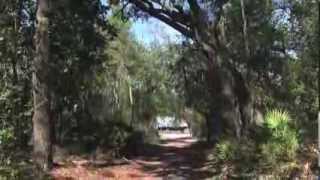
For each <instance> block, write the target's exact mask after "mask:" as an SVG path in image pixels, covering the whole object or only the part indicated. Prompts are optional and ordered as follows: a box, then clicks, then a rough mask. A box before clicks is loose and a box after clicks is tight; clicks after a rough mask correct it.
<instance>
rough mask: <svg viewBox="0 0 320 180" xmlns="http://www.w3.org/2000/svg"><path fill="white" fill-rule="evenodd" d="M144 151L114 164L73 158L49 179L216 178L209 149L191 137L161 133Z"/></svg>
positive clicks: (152, 179)
mask: <svg viewBox="0 0 320 180" xmlns="http://www.w3.org/2000/svg"><path fill="white" fill-rule="evenodd" d="M144 149H145V151H143V153H142V154H143V155H140V156H136V157H134V158H130V159H126V158H123V159H120V160H118V162H117V163H108V162H105V163H103V162H102V163H101V162H98V160H97V161H96V162H95V161H92V160H89V159H85V158H76V160H74V161H73V164H72V165H64V166H57V167H55V168H54V169H53V170H52V172H51V176H52V177H53V178H54V179H56V180H67V179H68V180H69V179H70V180H72V179H75V180H100V179H101V180H102V179H121V180H126V179H139V180H143V179H145V180H156V179H167V180H170V179H174V180H179V179H181V180H182V179H206V178H209V177H212V176H213V175H214V174H215V173H214V171H212V167H213V165H212V164H211V163H210V162H209V161H207V157H206V154H207V153H205V151H206V150H208V149H209V148H207V147H206V145H205V144H202V143H199V142H197V140H196V139H194V138H192V137H191V136H190V134H187V133H162V134H161V143H160V144H157V145H148V146H147V147H145V148H144Z"/></svg>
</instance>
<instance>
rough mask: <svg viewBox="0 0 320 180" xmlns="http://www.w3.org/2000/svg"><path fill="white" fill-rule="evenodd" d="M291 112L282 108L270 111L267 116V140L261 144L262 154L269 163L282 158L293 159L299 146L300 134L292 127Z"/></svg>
mask: <svg viewBox="0 0 320 180" xmlns="http://www.w3.org/2000/svg"><path fill="white" fill-rule="evenodd" d="M290 120H291V118H290V116H289V113H288V112H286V111H282V110H278V109H275V110H271V111H268V112H267V114H266V116H265V128H266V131H267V134H266V142H265V143H263V144H262V145H261V155H262V158H263V160H264V161H266V163H268V164H275V163H277V162H278V161H280V160H293V159H294V158H295V156H296V153H297V150H298V148H299V142H298V134H297V131H296V129H295V128H293V127H291V124H290V123H291V121H290Z"/></svg>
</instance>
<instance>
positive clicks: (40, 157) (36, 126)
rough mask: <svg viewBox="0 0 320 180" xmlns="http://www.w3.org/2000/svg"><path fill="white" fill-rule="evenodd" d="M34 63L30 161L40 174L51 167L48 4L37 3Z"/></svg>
mask: <svg viewBox="0 0 320 180" xmlns="http://www.w3.org/2000/svg"><path fill="white" fill-rule="evenodd" d="M37 5H38V7H37V26H36V34H35V46H36V56H35V60H34V63H33V68H34V71H33V74H32V84H33V101H34V114H33V118H32V121H33V140H34V142H33V143H34V144H33V146H34V147H33V153H34V154H33V158H34V162H35V163H36V165H38V166H39V168H40V169H41V170H44V171H47V170H49V169H50V168H51V167H52V140H51V137H52V136H51V130H52V129H51V128H52V126H51V119H50V118H51V116H50V93H49V32H48V28H49V17H48V15H49V0H38V4H37Z"/></svg>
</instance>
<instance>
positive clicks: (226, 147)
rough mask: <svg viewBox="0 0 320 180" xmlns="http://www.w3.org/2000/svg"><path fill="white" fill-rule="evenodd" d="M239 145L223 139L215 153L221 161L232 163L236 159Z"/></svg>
mask: <svg viewBox="0 0 320 180" xmlns="http://www.w3.org/2000/svg"><path fill="white" fill-rule="evenodd" d="M237 151H238V144H237V142H235V141H232V140H229V139H223V140H221V141H219V143H218V144H216V147H215V153H216V156H217V158H218V159H219V160H220V161H231V160H234V159H235V158H236V153H237Z"/></svg>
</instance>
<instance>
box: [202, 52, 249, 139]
mask: <svg viewBox="0 0 320 180" xmlns="http://www.w3.org/2000/svg"><path fill="white" fill-rule="evenodd" d="M213 52H214V51H210V52H206V54H207V56H208V65H207V66H208V74H207V75H208V77H207V79H208V83H209V88H210V92H211V95H212V98H213V102H214V104H213V106H214V107H215V108H214V109H213V112H214V113H215V116H216V117H218V118H212V120H213V121H215V122H213V123H214V125H213V126H219V127H220V128H221V129H223V130H224V132H225V133H227V134H232V135H233V136H235V137H237V138H238V139H240V138H241V137H242V136H243V135H246V134H247V129H248V127H249V126H250V123H251V119H252V116H251V112H253V111H252V100H251V98H250V92H249V90H248V87H247V85H246V84H245V80H244V78H243V76H242V74H241V73H239V72H238V71H237V70H236V69H235V68H233V67H232V66H231V65H226V64H223V65H221V64H219V63H217V62H222V60H221V59H220V58H221V57H219V56H217V55H215V54H214V53H213ZM224 61H225V60H224Z"/></svg>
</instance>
